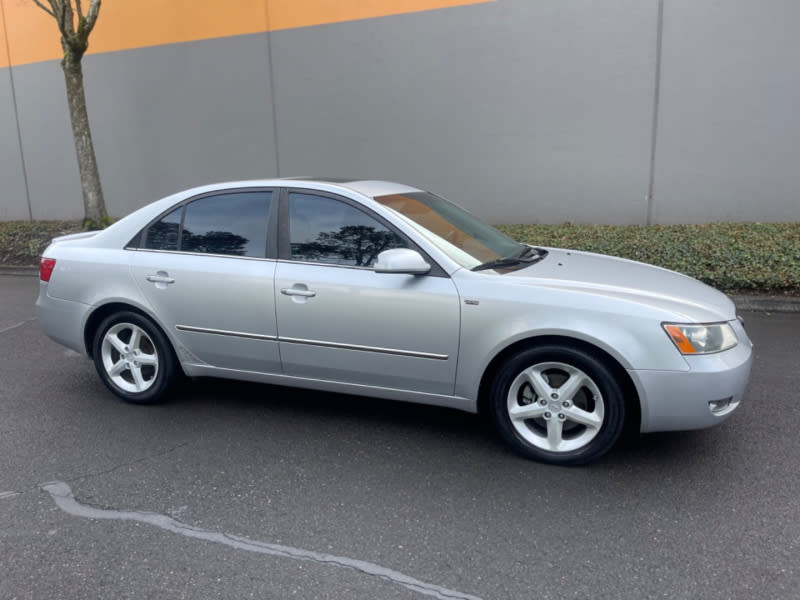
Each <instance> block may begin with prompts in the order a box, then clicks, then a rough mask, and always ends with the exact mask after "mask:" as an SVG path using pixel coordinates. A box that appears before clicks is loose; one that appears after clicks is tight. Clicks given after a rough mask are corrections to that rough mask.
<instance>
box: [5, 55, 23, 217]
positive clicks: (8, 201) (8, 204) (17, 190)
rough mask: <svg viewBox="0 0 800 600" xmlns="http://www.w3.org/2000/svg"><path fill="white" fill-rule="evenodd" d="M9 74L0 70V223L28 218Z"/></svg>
mask: <svg viewBox="0 0 800 600" xmlns="http://www.w3.org/2000/svg"><path fill="white" fill-rule="evenodd" d="M2 51H3V52H4V51H5V50H2ZM11 74H12V73H11V70H10V69H0V182H2V186H0V220H3V221H16V220H23V219H28V218H29V217H30V212H29V210H28V197H27V194H26V189H25V178H24V176H23V170H22V153H21V152H20V147H19V135H18V132H17V114H16V110H15V107H14V95H13V93H12V90H13V88H12V80H11Z"/></svg>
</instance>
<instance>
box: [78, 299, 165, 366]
mask: <svg viewBox="0 0 800 600" xmlns="http://www.w3.org/2000/svg"><path fill="white" fill-rule="evenodd" d="M122 311H128V312H132V313H136V314H138V315H141V316H142V317H144V318H145V319H147V320H148V321H150V323H152V324H153V326H154V327H156V328H157V329H158V330H159V331H160V332H161V334H162V335H163V336H164V338H165V339H166V340H167V341H168V342H169V345H170V349H171V350H172V353H173V354H174V355H175V356H177V352H175V344H174V342H173V340H172V338H171V337H170V336H169V335H167V332H166V331H165V330H164V328H163V327H162V326H161V324H160V323H159V322H158V321H157V320H156V319H154V318H153V316H152V315H150V314H148V313H147V312H146V311H144V310H142V309H141V308H139V307H138V306H135V305H133V304H128V303H127V302H108V303H107V304H103V305H101V306H98V307H97V308H95V309H94V310H93V311H92V313H91V314H90V315H89V318H88V319H86V325H85V326H84V328H83V345H84V347H85V348H86V354H87V356H88V357H89V358H94V357H93V356H92V345H93V341H94V336H95V334H96V333H97V328H98V327H100V324H101V323H102V322H103V321H104V320H105V319H106V318H107V317H108V316H110V315H113V314H114V313H118V312H122ZM177 362H178V364H180V361H177Z"/></svg>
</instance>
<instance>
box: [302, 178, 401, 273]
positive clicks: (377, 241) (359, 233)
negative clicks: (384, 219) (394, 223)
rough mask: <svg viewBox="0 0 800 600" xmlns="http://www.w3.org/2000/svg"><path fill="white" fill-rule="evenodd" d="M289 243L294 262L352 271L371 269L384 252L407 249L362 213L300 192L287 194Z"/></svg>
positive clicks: (341, 204)
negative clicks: (343, 267) (355, 268)
mask: <svg viewBox="0 0 800 600" xmlns="http://www.w3.org/2000/svg"><path fill="white" fill-rule="evenodd" d="M289 242H290V246H291V252H292V258H293V259H294V260H302V261H308V262H318V263H327V264H332V265H346V266H351V267H370V266H372V265H373V264H374V263H375V261H376V259H377V258H378V254H380V253H381V252H383V251H384V250H388V249H390V248H405V247H406V244H405V242H404V241H403V239H402V238H401V237H400V236H398V235H397V234H395V233H394V232H392V231H391V230H389V229H387V228H386V227H384V226H383V225H382V224H381V223H380V222H378V221H377V220H376V219H374V218H373V217H371V216H370V215H368V214H367V213H365V212H364V211H363V210H360V209H359V208H356V207H355V206H352V205H350V204H348V203H346V202H342V201H340V200H337V199H334V198H328V197H325V196H317V195H315V194H306V193H303V192H290V193H289Z"/></svg>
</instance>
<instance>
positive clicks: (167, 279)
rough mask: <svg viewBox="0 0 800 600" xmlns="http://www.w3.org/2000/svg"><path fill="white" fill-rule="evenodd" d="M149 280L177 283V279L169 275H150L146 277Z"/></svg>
mask: <svg viewBox="0 0 800 600" xmlns="http://www.w3.org/2000/svg"><path fill="white" fill-rule="evenodd" d="M145 279H147V281H151V282H152V283H175V279H173V278H172V277H168V276H167V275H161V274H158V275H148V276H147V277H145Z"/></svg>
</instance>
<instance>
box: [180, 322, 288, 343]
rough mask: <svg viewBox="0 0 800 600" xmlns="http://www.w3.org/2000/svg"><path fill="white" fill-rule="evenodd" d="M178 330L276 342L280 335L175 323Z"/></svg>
mask: <svg viewBox="0 0 800 600" xmlns="http://www.w3.org/2000/svg"><path fill="white" fill-rule="evenodd" d="M175 329H177V330H178V331H189V332H191V333H210V334H212V335H226V336H229V337H239V338H247V339H251V340H266V341H270V342H274V341H277V340H278V336H275V335H264V334H261V333H247V332H245V331H228V330H225V329H206V328H205V327H192V326H190V325H175Z"/></svg>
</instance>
